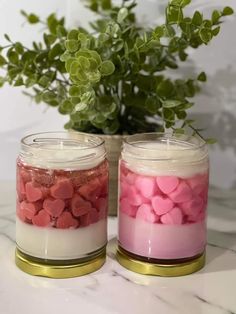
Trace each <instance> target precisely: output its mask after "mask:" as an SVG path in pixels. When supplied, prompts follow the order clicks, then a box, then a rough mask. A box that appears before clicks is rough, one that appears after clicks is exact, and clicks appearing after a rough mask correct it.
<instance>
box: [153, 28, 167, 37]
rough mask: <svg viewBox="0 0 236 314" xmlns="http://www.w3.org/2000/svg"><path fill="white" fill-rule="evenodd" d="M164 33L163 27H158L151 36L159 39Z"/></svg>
mask: <svg viewBox="0 0 236 314" xmlns="http://www.w3.org/2000/svg"><path fill="white" fill-rule="evenodd" d="M164 33H165V30H164V28H163V26H158V27H156V28H155V30H154V32H153V35H154V37H155V38H161V37H162V36H163V35H164Z"/></svg>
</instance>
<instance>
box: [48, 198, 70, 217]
mask: <svg viewBox="0 0 236 314" xmlns="http://www.w3.org/2000/svg"><path fill="white" fill-rule="evenodd" d="M43 208H44V209H45V210H46V212H47V213H48V214H49V215H50V216H51V217H59V216H60V215H61V214H62V212H63V210H64V208H65V202H64V201H63V200H61V199H49V198H47V199H45V200H44V202H43Z"/></svg>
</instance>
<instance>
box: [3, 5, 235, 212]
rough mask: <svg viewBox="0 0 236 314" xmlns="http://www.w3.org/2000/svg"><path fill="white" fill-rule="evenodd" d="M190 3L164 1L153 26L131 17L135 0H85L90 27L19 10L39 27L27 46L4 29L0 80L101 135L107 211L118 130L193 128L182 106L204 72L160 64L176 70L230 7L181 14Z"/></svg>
mask: <svg viewBox="0 0 236 314" xmlns="http://www.w3.org/2000/svg"><path fill="white" fill-rule="evenodd" d="M190 2H191V0H170V1H169V3H168V4H167V6H166V11H165V16H166V20H165V23H164V24H163V25H157V26H156V27H154V28H147V27H142V25H139V24H138V23H137V21H136V16H135V13H134V8H135V6H136V3H135V1H125V0H124V1H122V3H121V5H120V6H117V5H114V4H113V3H112V2H111V0H87V6H88V7H89V8H90V9H91V10H93V11H94V12H96V13H97V14H98V19H97V20H95V21H93V22H92V23H91V24H90V25H91V30H86V29H84V28H82V27H78V28H76V29H72V30H68V29H66V27H65V21H64V18H61V19H58V18H57V17H56V15H55V14H51V15H49V16H48V18H47V19H46V21H42V20H41V19H40V18H39V17H38V16H37V15H35V14H33V13H31V14H28V13H26V12H24V11H22V14H23V15H24V17H25V18H26V19H27V21H28V22H29V23H31V24H37V23H42V24H43V25H44V26H45V27H46V30H45V32H44V33H43V38H42V42H33V45H32V47H31V48H28V47H25V46H24V45H23V44H22V43H20V42H17V41H13V40H11V38H10V37H9V36H8V35H5V38H6V40H7V41H8V44H7V45H6V46H2V47H1V48H0V50H1V54H0V66H1V68H2V70H5V75H3V76H1V77H0V86H3V85H4V84H5V83H9V84H10V85H12V86H15V87H17V86H23V87H25V88H26V89H27V91H25V94H27V95H28V96H30V97H31V98H32V99H33V100H34V101H35V102H36V103H40V102H44V103H46V104H48V105H49V106H53V107H57V109H58V111H59V113H61V114H65V115H68V117H69V121H68V123H67V124H66V125H65V128H66V129H73V130H76V131H80V132H88V133H96V134H100V135H101V136H103V137H104V138H105V139H106V143H107V148H108V153H109V159H110V164H111V180H112V184H111V188H110V194H111V203H110V212H111V213H113V214H114V213H115V212H116V202H115V198H116V193H117V192H116V181H117V162H118V155H119V151H120V145H121V141H122V136H123V135H125V134H133V133H137V132H152V131H162V130H164V129H168V128H171V129H173V131H174V132H177V133H182V132H184V128H185V127H186V126H188V127H189V128H191V129H192V131H193V132H194V133H198V134H199V130H198V129H197V128H196V127H195V126H194V124H193V123H194V121H193V120H190V119H189V118H188V115H187V112H188V109H189V108H191V107H192V106H193V102H192V101H191V100H190V99H191V98H193V97H194V95H195V93H196V92H197V91H198V90H199V82H204V81H206V74H205V73H204V72H202V73H200V74H199V75H198V76H197V77H196V78H194V77H190V78H186V79H172V78H171V74H169V73H168V71H167V70H168V69H172V70H175V72H177V71H178V66H179V63H180V62H184V61H185V60H186V59H187V58H188V53H187V52H188V48H189V47H192V48H198V47H199V46H201V45H207V44H208V43H209V42H210V41H211V40H212V39H213V38H214V37H215V36H217V35H218V33H219V31H220V24H221V22H222V17H224V16H227V15H230V14H232V13H233V10H232V9H231V8H230V7H225V8H224V9H223V10H222V11H218V10H214V11H213V12H212V15H211V18H209V19H205V18H204V17H203V15H202V13H200V12H199V11H195V12H194V14H193V15H192V16H191V17H187V16H185V14H184V8H185V7H186V6H187V5H188V4H189V3H190ZM28 90H29V91H28ZM199 135H200V134H199ZM209 141H211V140H209Z"/></svg>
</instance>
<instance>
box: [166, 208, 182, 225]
mask: <svg viewBox="0 0 236 314" xmlns="http://www.w3.org/2000/svg"><path fill="white" fill-rule="evenodd" d="M161 222H162V223H163V224H165V225H181V224H182V222H183V214H182V212H181V210H180V209H179V208H178V207H174V208H173V209H172V210H171V211H169V212H168V213H167V214H165V215H162V216H161Z"/></svg>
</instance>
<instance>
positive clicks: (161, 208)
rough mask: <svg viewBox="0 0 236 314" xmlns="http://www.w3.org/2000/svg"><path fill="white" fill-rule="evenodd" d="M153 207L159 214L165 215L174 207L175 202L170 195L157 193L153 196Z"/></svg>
mask: <svg viewBox="0 0 236 314" xmlns="http://www.w3.org/2000/svg"><path fill="white" fill-rule="evenodd" d="M152 207H153V209H154V211H155V213H156V214H157V215H163V214H166V213H168V212H169V211H170V210H171V209H172V208H173V207H174V203H173V202H172V200H170V199H169V198H168V197H163V196H159V195H157V196H154V197H153V198H152Z"/></svg>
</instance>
